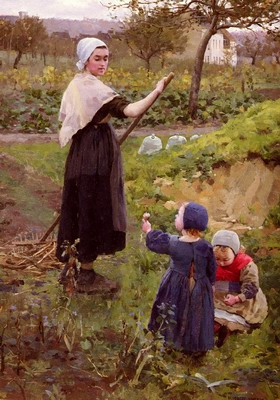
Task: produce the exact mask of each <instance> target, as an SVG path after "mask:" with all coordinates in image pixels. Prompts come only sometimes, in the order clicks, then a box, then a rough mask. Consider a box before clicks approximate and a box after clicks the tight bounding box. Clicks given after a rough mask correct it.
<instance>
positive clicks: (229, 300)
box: [224, 294, 240, 306]
mask: <svg viewBox="0 0 280 400" xmlns="http://www.w3.org/2000/svg"><path fill="white" fill-rule="evenodd" d="M239 302H240V298H239V296H233V295H232V294H228V295H227V296H226V297H225V299H224V303H225V304H226V305H227V306H233V305H234V304H236V303H239Z"/></svg>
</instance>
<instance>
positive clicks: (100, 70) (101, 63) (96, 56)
mask: <svg viewBox="0 0 280 400" xmlns="http://www.w3.org/2000/svg"><path fill="white" fill-rule="evenodd" d="M108 61H109V50H108V49H106V48H96V49H95V50H94V52H93V53H92V54H91V56H90V57H89V59H88V61H87V64H86V67H85V68H86V70H87V71H88V72H90V73H91V74H92V75H94V76H102V75H104V74H105V72H106V70H107V68H108Z"/></svg>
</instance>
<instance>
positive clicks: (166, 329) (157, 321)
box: [142, 202, 216, 353]
mask: <svg viewBox="0 0 280 400" xmlns="http://www.w3.org/2000/svg"><path fill="white" fill-rule="evenodd" d="M207 224H208V213H207V210H206V208H205V207H204V206H202V205H200V204H197V203H194V202H189V203H184V204H183V205H182V206H181V207H180V209H179V212H178V215H177V216H176V219H175V226H176V229H177V230H178V231H179V232H181V233H182V235H181V236H177V235H171V234H169V233H164V232H162V231H160V230H153V229H152V227H151V224H150V222H149V221H148V220H147V219H146V218H145V215H144V219H143V225H142V230H143V232H145V233H146V234H147V236H146V245H147V247H148V248H149V249H150V250H151V251H153V252H155V253H159V254H169V255H170V264H169V268H168V270H167V271H166V273H165V274H164V276H163V278H162V281H161V283H160V287H159V290H158V293H157V295H156V299H155V302H154V304H153V307H152V312H151V317H150V321H149V325H148V328H149V330H150V331H152V332H157V331H160V333H161V334H162V336H163V337H164V340H165V343H166V344H168V345H170V346H172V347H174V348H175V349H178V350H181V351H183V352H185V353H205V352H207V351H208V350H210V349H212V348H213V347H214V303H213V286H214V284H215V271H216V262H215V257H214V255H213V249H212V246H211V244H210V243H209V242H207V241H206V240H205V239H203V238H202V237H201V232H203V231H204V230H205V229H206V228H207ZM170 310H171V311H172V312H171V313H170V312H169V313H168V311H170ZM163 314H165V315H170V316H171V318H170V319H169V321H167V319H166V318H163Z"/></svg>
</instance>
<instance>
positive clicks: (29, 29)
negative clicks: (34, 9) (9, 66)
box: [12, 17, 48, 68]
mask: <svg viewBox="0 0 280 400" xmlns="http://www.w3.org/2000/svg"><path fill="white" fill-rule="evenodd" d="M47 38H48V34H47V31H46V28H45V26H44V25H43V21H42V20H40V19H39V18H38V17H24V18H21V19H18V20H17V21H16V22H15V24H14V26H13V29H12V47H13V49H14V50H16V51H17V56H16V58H15V61H14V68H17V66H18V64H19V62H20V59H21V57H22V55H23V54H24V53H27V52H30V51H31V52H32V53H36V51H37V50H38V49H40V46H41V44H42V42H43V41H44V40H46V39H47Z"/></svg>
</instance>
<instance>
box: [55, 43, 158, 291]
mask: <svg viewBox="0 0 280 400" xmlns="http://www.w3.org/2000/svg"><path fill="white" fill-rule="evenodd" d="M77 55H78V58H79V61H78V62H77V64H76V65H77V67H78V68H79V70H80V71H81V72H80V73H78V74H76V75H75V77H74V78H73V80H72V81H71V82H70V84H69V85H68V87H67V89H66V91H65V92H64V95H63V98H62V103H61V108H60V115H59V118H60V120H61V121H62V127H61V130H60V133H59V141H60V144H61V146H62V147H63V146H65V145H66V144H67V143H68V142H69V141H70V140H72V143H71V147H70V150H69V154H68V157H67V160H66V166H65V175H64V188H63V196H62V206H61V219H60V226H59V231H58V239H57V249H56V256H57V258H58V259H59V260H60V261H62V262H67V261H68V259H67V256H65V254H64V249H63V243H64V242H65V241H68V242H69V243H70V244H73V243H74V242H75V240H76V239H79V243H78V245H77V249H78V260H79V262H80V270H79V275H78V279H77V290H78V291H79V292H84V293H90V292H94V291H95V290H96V288H97V287H98V286H99V287H100V289H102V291H104V290H106V289H108V290H109V291H110V290H114V289H115V287H114V285H112V282H110V281H109V280H107V279H105V278H104V277H102V276H101V275H98V274H96V272H95V271H94V269H93V262H94V261H95V260H96V258H97V257H98V255H101V254H114V253H115V252H116V251H120V250H123V249H124V248H125V237H126V233H125V232H126V207H125V197H124V182H123V171H122V160H121V152H120V146H119V144H118V143H117V140H116V136H115V132H114V130H113V128H112V126H111V125H110V124H109V122H108V121H109V119H110V117H111V116H113V117H117V118H125V117H133V118H135V117H138V116H139V115H141V114H142V113H143V112H145V111H146V110H147V108H149V106H150V105H151V104H152V103H153V102H154V100H155V99H156V98H157V96H158V95H159V94H160V93H161V92H162V91H163V89H164V84H165V78H164V79H162V80H161V81H159V82H158V83H157V85H156V87H155V89H154V90H153V91H152V92H151V93H150V94H149V95H148V96H146V97H145V98H144V99H142V100H139V101H137V102H135V103H129V102H128V101H127V100H126V99H125V98H124V97H122V96H120V95H118V93H116V92H115V91H114V90H113V89H111V88H110V87H109V86H107V85H105V84H104V83H102V82H101V81H100V80H99V77H101V76H103V75H104V74H105V72H106V70H107V67H108V61H109V50H108V47H107V45H106V44H105V43H104V42H102V41H101V40H99V39H96V38H84V39H82V40H80V41H79V43H78V45H77ZM65 274H66V268H64V270H63V271H62V273H61V276H60V282H63V280H64V278H65Z"/></svg>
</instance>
